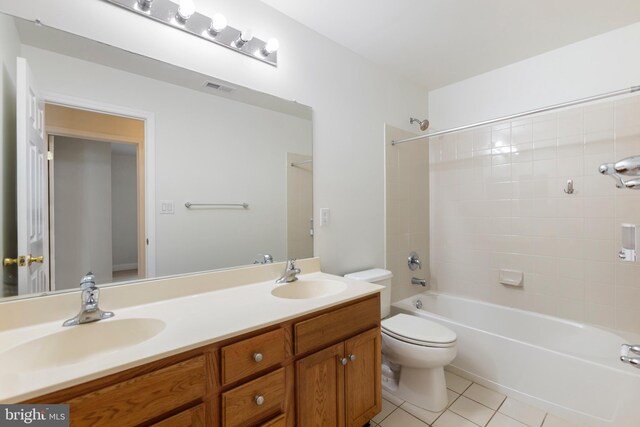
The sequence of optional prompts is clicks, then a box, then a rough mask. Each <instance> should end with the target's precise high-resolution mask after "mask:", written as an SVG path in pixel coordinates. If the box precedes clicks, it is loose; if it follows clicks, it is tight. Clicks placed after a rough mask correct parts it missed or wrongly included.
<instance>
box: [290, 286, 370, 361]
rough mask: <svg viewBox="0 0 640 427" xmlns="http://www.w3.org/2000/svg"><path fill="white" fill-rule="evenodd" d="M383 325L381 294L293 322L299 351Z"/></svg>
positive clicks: (311, 348)
mask: <svg viewBox="0 0 640 427" xmlns="http://www.w3.org/2000/svg"><path fill="white" fill-rule="evenodd" d="M379 325H380V296H379V295H377V296H376V297H375V298H369V299H366V300H364V301H360V302H357V303H355V304H352V305H349V306H347V307H343V308H339V309H337V310H334V311H332V312H329V313H326V314H322V315H320V316H317V317H313V318H311V319H309V320H305V321H303V322H299V323H296V324H295V325H294V326H293V334H294V343H295V354H300V353H304V352H307V351H310V350H314V349H319V348H322V347H325V346H326V345H328V344H331V343H334V342H337V341H340V340H343V339H346V338H349V337H351V336H353V335H355V334H357V333H358V332H362V331H365V330H367V329H370V328H374V327H376V326H379Z"/></svg>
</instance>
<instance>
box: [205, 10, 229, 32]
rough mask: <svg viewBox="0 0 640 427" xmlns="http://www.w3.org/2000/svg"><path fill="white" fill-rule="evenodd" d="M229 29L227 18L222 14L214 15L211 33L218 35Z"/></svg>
mask: <svg viewBox="0 0 640 427" xmlns="http://www.w3.org/2000/svg"><path fill="white" fill-rule="evenodd" d="M225 28H227V18H225V17H224V15H223V14H221V13H216V14H215V15H213V19H211V26H210V27H209V31H211V33H213V34H218V33H219V32H220V31H222V30H224V29H225Z"/></svg>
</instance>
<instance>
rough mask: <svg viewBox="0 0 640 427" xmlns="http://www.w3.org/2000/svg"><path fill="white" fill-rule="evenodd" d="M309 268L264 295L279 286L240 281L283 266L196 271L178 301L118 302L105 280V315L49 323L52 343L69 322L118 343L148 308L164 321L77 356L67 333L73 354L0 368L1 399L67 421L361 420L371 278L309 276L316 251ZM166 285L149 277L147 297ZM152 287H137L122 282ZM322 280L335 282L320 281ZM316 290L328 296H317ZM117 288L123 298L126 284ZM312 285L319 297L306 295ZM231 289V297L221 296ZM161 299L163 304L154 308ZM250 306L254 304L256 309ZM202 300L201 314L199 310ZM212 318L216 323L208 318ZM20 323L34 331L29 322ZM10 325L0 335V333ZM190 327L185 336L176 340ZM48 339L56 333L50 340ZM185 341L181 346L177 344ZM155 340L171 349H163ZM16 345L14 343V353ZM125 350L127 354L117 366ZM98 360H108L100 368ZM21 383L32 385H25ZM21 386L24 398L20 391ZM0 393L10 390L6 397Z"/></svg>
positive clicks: (372, 309) (376, 373) (375, 301)
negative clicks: (63, 410)
mask: <svg viewBox="0 0 640 427" xmlns="http://www.w3.org/2000/svg"><path fill="white" fill-rule="evenodd" d="M313 265H316V266H317V267H318V268H317V269H315V270H316V272H314V273H311V274H307V275H302V276H300V280H299V281H297V282H293V283H291V284H287V285H280V292H282V291H281V289H283V288H282V286H290V287H291V288H290V289H292V290H293V289H295V290H296V291H297V292H298V293H290V295H291V296H290V297H288V298H287V297H285V298H283V297H276V296H274V295H275V294H276V292H275V291H274V289H277V288H278V286H277V285H275V283H274V282H273V281H271V280H269V281H268V282H259V283H248V284H244V285H242V284H241V283H242V281H243V280H244V281H249V282H250V281H251V280H253V279H252V277H254V278H255V277H264V275H265V274H271V275H272V273H271V272H274V271H277V270H278V269H280V268H282V266H281V265H278V264H276V265H275V266H274V267H271V266H268V267H267V266H265V267H262V266H261V267H250V268H248V269H247V268H244V269H236V270H228V271H221V272H212V273H208V274H206V275H200V276H195V280H196V281H200V282H201V284H200V285H196V284H195V282H194V283H192V284H191V285H188V284H187V285H186V286H185V287H184V288H183V290H182V292H183V293H187V294H185V295H184V296H183V297H181V298H177V299H171V300H160V301H156V302H150V303H148V304H142V305H138V306H134V307H130V308H124V307H122V308H120V309H118V308H117V307H112V306H108V302H107V300H108V299H109V298H108V297H109V295H108V294H109V293H110V292H111V293H113V292H118V288H125V287H126V286H123V287H110V288H105V289H104V291H103V292H104V293H105V295H104V297H103V299H104V300H105V302H104V308H109V309H113V311H114V312H115V314H116V317H115V318H114V319H107V320H102V321H99V322H95V323H92V324H86V325H79V326H74V327H71V328H62V327H61V326H57V327H55V325H54V327H53V329H54V330H55V333H56V334H58V335H60V334H66V335H64V336H63V335H60V336H61V337H62V338H63V341H62V342H66V341H64V340H65V339H67V338H65V337H66V336H69V333H74V331H78V332H77V334H82V333H84V332H93V331H95V335H97V336H98V337H100V336H102V337H104V340H106V341H109V340H110V339H111V338H112V337H113V342H114V343H117V342H118V341H117V340H118V339H117V338H115V337H116V336H118V335H131V336H135V335H136V334H138V333H139V332H138V331H137V330H144V329H145V328H147V329H148V328H151V329H153V328H154V327H155V326H153V325H155V323H153V322H151V316H150V313H154V312H155V316H156V318H157V319H159V321H164V322H165V323H166V327H165V328H164V329H162V330H159V331H154V332H153V333H155V335H153V336H152V337H151V338H147V337H146V336H145V335H144V334H142V335H141V336H143V337H144V340H143V342H140V343H137V344H133V345H129V346H127V345H124V344H123V345H122V348H121V349H120V350H118V351H117V352H114V351H111V349H109V348H107V350H106V351H101V352H97V353H95V354H94V353H87V355H84V356H82V357H79V358H77V360H76V359H74V357H75V356H74V351H78V352H80V353H82V352H83V351H85V349H84V346H87V345H91V342H90V341H91V340H89V342H83V341H82V340H78V342H76V343H75V345H73V347H72V348H68V349H66V351H67V352H68V354H69V357H71V359H72V363H66V364H65V363H61V364H60V366H52V367H51V368H48V367H47V366H45V367H43V368H42V369H39V370H38V369H35V370H33V371H30V372H19V373H18V374H16V373H15V372H9V371H5V372H0V381H1V382H2V383H3V384H7V382H5V381H11V379H12V378H13V379H14V380H16V381H17V383H14V385H13V386H12V387H11V388H13V389H14V390H13V391H11V390H7V389H4V390H3V394H4V396H1V397H0V400H2V401H13V402H24V403H47V404H53V403H69V404H70V411H71V425H72V426H85V425H90V426H102V425H118V426H137V425H155V426H211V425H215V426H218V425H220V426H249V425H251V426H294V425H295V426H305V425H335V426H354V427H360V426H362V425H364V424H365V423H366V422H368V421H369V420H370V419H371V418H372V417H373V416H375V415H376V414H377V413H378V412H379V411H380V410H381V388H380V386H381V384H380V378H381V374H380V366H381V360H380V358H381V351H380V344H381V338H380V296H379V293H378V292H379V287H378V286H376V285H373V284H370V283H364V282H357V281H351V280H348V279H343V278H338V277H336V276H331V275H327V274H324V273H320V272H319V271H317V270H319V265H318V263H317V260H311V262H307V264H306V266H305V267H303V268H304V269H306V271H310V270H309V267H311V270H313V269H314V268H313ZM234 275H235V276H236V278H237V283H239V284H240V285H239V286H232V287H230V288H229V287H224V285H219V286H222V288H221V289H218V290H213V291H211V292H207V293H192V292H193V291H195V290H197V289H196V288H198V286H203V284H204V283H205V282H206V281H205V280H203V277H202V276H208V280H209V281H210V283H221V282H225V281H226V280H227V279H229V278H230V277H233V276H234ZM223 276H224V277H223ZM242 276H244V277H242ZM171 280H172V279H167V281H166V282H170V281H171ZM173 280H174V281H176V280H182V281H185V280H186V278H175V279H173ZM183 283H188V281H187V282H183ZM167 284H168V283H156V288H157V291H158V294H162V293H163V292H164V291H163V290H162V287H163V286H167ZM175 284H176V283H174V285H175ZM323 284H324V285H323ZM152 285H153V283H147V284H142V285H141V284H138V285H137V287H135V288H134V287H132V288H131V289H130V291H132V292H136V290H138V289H139V287H140V286H152ZM298 285H299V287H297V288H294V287H296V286H298ZM331 285H335V286H339V287H338V288H335V289H334V290H331V289H332V288H331ZM323 286H324V287H323ZM305 288H309V289H313V291H306V292H310V293H308V294H307V295H306V297H305V295H301V294H300V293H299V292H300V291H298V289H302V290H304V289H305ZM167 289H170V288H167ZM323 289H324V290H323ZM327 289H329V290H330V291H331V292H333V294H330V295H326V294H327V293H328V292H329V291H327ZM338 289H342V290H341V291H338ZM119 292H120V293H122V295H124V293H125V292H126V290H125V289H120V291H119ZM314 292H321V293H325V295H315V296H314V294H313V293H314ZM113 296H114V295H111V296H110V297H113ZM56 297H58V298H61V297H67V298H69V297H77V294H68V295H57V296H56ZM130 297H132V298H134V297H133V296H131V295H130ZM232 297H233V300H234V301H235V302H230V299H231V298H232ZM111 299H112V300H113V298H111ZM134 299H135V298H134ZM38 300H39V299H36V300H33V301H32V303H33V302H36V303H37V301H38ZM20 302H21V303H23V304H25V303H28V301H20ZM20 302H17V303H20ZM165 304H170V305H171V307H172V308H171V309H169V308H168V307H169V306H168V305H167V306H166V307H163V306H164V305H165ZM224 305H226V310H224V309H223V308H222V307H223V306H224ZM260 306H261V307H262V310H261V311H260V312H257V311H256V309H257V307H260ZM204 307H207V310H208V311H207V312H204V313H203V312H201V310H203V308H204ZM164 308H166V310H164ZM219 310H224V311H225V312H223V313H220V312H218V311H219ZM245 313H251V314H246V315H245ZM247 316H252V317H253V318H252V319H247ZM118 317H120V319H118ZM223 318H224V324H219V323H218V322H219V321H221V319H223ZM205 319H206V320H205ZM61 320H63V319H61ZM117 322H123V323H121V325H123V326H122V327H123V328H124V329H123V328H120V329H118V328H119V327H117V326H113V328H115V329H114V331H115V332H114V331H109V328H111V326H109V325H118V323H117ZM59 325H61V323H59ZM90 328H92V329H90ZM26 329H28V330H32V331H33V330H37V329H38V325H35V326H31V327H27V328H26ZM62 329H64V330H63V331H62V332H60V330H62ZM207 329H208V330H209V332H208V333H207ZM233 330H236V331H238V333H234V332H231V331H233ZM13 332H14V331H5V332H2V333H0V341H2V340H3V338H4V337H5V336H6V335H7V334H11V333H13ZM38 334H40V332H38ZM149 335H152V334H151V333H150V334H149ZM47 336H50V335H45V338H46V337H47ZM80 336H81V335H78V337H80ZM189 336H191V339H187V338H186V337H189ZM207 336H208V338H206V339H204V340H202V339H201V337H207ZM173 338H175V340H174V339H173ZM36 341H37V340H36ZM57 341H58V342H61V341H60V339H59V338H58V339H57ZM187 341H190V342H191V343H190V344H189V345H184V344H185V343H186V342H187ZM32 342H34V339H33V338H32V339H31V340H28V339H27V340H26V341H25V343H24V344H22V345H23V346H29V345H31V344H30V343H32ZM154 342H155V343H154ZM172 343H173V344H172ZM166 346H173V347H174V348H173V349H171V350H169V351H168V352H167V351H163V350H167V349H168V347H166ZM107 347H108V346H107ZM20 348H21V346H20V345H18V346H16V347H14V349H16V350H15V351H14V353H15V352H18V351H20ZM153 348H155V352H156V354H155V355H153V354H152V353H153V352H154V351H153V350H152V349H153ZM10 351H11V350H10ZM16 354H17V353H16ZM146 354H149V356H150V357H145V355H146ZM0 357H4V358H7V357H9V356H7V354H5V355H0ZM127 358H129V359H130V363H121V362H124V361H125V360H126V359H127ZM109 361H112V365H113V366H112V367H108V368H109V369H102V368H103V367H104V366H102V365H103V364H104V363H109ZM141 362H143V363H141ZM45 365H46V364H45ZM14 366H15V365H14ZM91 366H93V369H92V368H91ZM22 368H26V365H25V366H24V367H22ZM92 370H93V372H92ZM48 373H49V374H50V376H49V375H47V374H48ZM51 376H53V377H55V378H53V379H52V378H51ZM29 381H34V383H33V384H32V385H31V386H28V385H27V382H29ZM38 382H39V383H40V384H39V385H38ZM29 387H31V390H28V388H29ZM3 388H4V387H3ZM20 388H23V390H19V389H20ZM20 391H22V392H23V393H21V394H22V396H23V398H20V397H19V396H20ZM43 391H44V392H43ZM7 392H9V394H11V393H14V396H15V399H12V398H11V397H10V396H8V395H7ZM25 397H26V398H25Z"/></svg>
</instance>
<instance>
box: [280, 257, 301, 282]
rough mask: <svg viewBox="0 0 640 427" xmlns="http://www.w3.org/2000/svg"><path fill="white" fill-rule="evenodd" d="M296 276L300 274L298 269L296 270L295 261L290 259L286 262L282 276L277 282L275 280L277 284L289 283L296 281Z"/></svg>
mask: <svg viewBox="0 0 640 427" xmlns="http://www.w3.org/2000/svg"><path fill="white" fill-rule="evenodd" d="M296 274H300V269H299V268H296V260H295V259H290V260H289V261H287V268H286V269H285V270H284V274H283V275H282V277H280V278H279V279H278V280H276V283H277V284H282V283H291V282H295V281H296V280H298V277H296Z"/></svg>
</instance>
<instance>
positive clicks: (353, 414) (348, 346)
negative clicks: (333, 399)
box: [345, 328, 382, 427]
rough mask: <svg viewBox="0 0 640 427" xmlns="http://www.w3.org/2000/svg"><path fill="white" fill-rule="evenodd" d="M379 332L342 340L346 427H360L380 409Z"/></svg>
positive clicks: (380, 355)
mask: <svg viewBox="0 0 640 427" xmlns="http://www.w3.org/2000/svg"><path fill="white" fill-rule="evenodd" d="M380 341H381V336H380V329H379V328H376V329H371V330H369V331H367V332H364V333H362V334H360V335H356V336H355V337H353V338H351V339H349V340H347V341H345V353H346V355H347V358H348V359H349V362H348V363H347V365H346V366H345V368H346V371H345V375H346V379H345V392H346V405H347V407H346V419H347V427H361V426H362V425H364V424H366V423H367V422H368V421H369V420H371V418H373V417H374V416H375V415H376V414H377V413H379V412H380V411H381V410H382V390H381V362H382V360H381V359H382V353H381V349H380Z"/></svg>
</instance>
